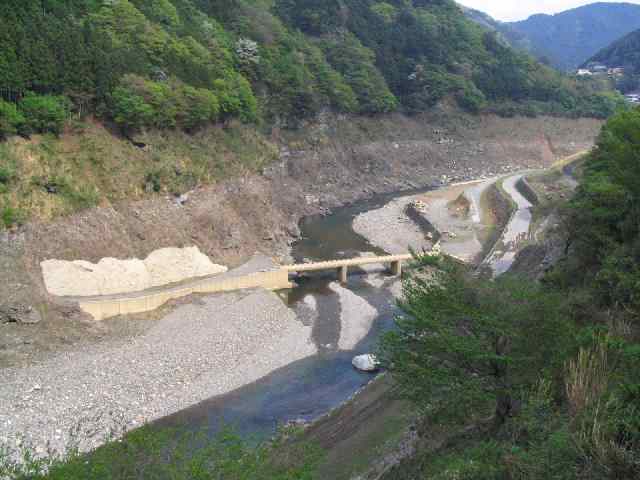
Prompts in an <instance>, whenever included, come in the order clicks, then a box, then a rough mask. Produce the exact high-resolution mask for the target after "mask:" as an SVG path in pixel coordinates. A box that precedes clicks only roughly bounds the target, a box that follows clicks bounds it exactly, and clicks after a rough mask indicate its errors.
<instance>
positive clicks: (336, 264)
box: [282, 254, 413, 272]
mask: <svg viewBox="0 0 640 480" xmlns="http://www.w3.org/2000/svg"><path fill="white" fill-rule="evenodd" d="M412 258H413V257H412V256H411V255H410V254H405V255H388V256H386V257H358V258H349V259H345V260H331V261H328V262H316V263H302V264H298V265H285V266H283V267H282V269H283V270H287V271H289V272H312V271H318V270H331V269H334V268H340V267H356V266H358V265H371V264H372V263H393V262H405V261H407V260H411V259H412Z"/></svg>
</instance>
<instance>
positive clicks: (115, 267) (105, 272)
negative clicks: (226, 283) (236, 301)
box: [40, 247, 227, 297]
mask: <svg viewBox="0 0 640 480" xmlns="http://www.w3.org/2000/svg"><path fill="white" fill-rule="evenodd" d="M40 266H41V267H42V275H43V277H44V282H45V285H46V287H47V290H48V291H49V293H51V294H52V295H57V296H72V297H86V296H95V295H114V294H118V293H131V292H139V291H142V290H146V289H148V288H152V287H159V286H162V285H167V284H170V283H175V282H181V281H183V280H187V279H190V278H196V277H204V276H208V275H217V274H219V273H224V272H226V271H227V267H225V266H223V265H216V264H214V263H212V262H211V260H210V259H209V257H207V256H206V255H204V254H203V253H202V252H200V250H199V249H198V247H188V248H163V249H161V250H156V251H155V252H152V253H151V254H150V255H149V256H148V257H147V258H146V259H145V260H139V259H136V258H134V259H127V260H120V259H116V258H103V259H102V260H100V261H99V262H98V263H97V264H94V263H91V262H86V261H84V260H76V261H73V262H69V261H63V260H46V261H44V262H42V263H41V264H40Z"/></svg>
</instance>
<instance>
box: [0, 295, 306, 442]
mask: <svg viewBox="0 0 640 480" xmlns="http://www.w3.org/2000/svg"><path fill="white" fill-rule="evenodd" d="M311 330H312V328H311V327H309V326H304V325H303V324H302V323H301V322H300V321H299V320H298V319H297V318H296V315H295V313H294V312H293V311H292V310H291V309H289V308H287V306H286V305H284V303H283V302H282V301H281V300H280V299H279V298H278V297H277V295H276V294H274V293H272V292H267V291H263V290H255V291H250V292H242V293H232V294H222V295H216V296H209V297H204V298H202V299H197V300H196V301H195V302H194V303H193V304H189V305H183V306H180V307H178V308H176V309H175V310H174V311H173V312H171V313H169V314H168V315H167V316H165V317H164V318H163V319H161V320H160V321H159V322H158V323H157V324H156V325H154V326H153V327H152V328H151V329H150V330H149V331H148V332H147V333H145V334H143V335H141V336H137V337H134V338H131V339H129V340H126V341H120V342H117V343H116V342H111V343H105V344H101V345H97V346H96V345H94V346H91V347H87V348H86V349H80V350H74V351H69V352H65V353H64V354H61V355H59V356H56V357H53V358H52V359H50V360H48V361H46V362H44V363H41V364H38V365H34V366H31V367H27V368H9V369H4V370H2V371H0V405H2V409H1V410H0V442H2V443H4V444H5V445H9V446H12V445H15V446H16V447H19V446H20V445H28V446H29V447H31V448H33V449H34V450H35V451H36V453H37V454H44V453H46V452H47V450H48V449H52V450H53V451H55V452H58V453H64V452H65V450H66V448H67V447H68V446H69V445H70V441H74V442H77V443H78V446H79V448H80V449H81V450H82V451H87V450H90V449H92V448H95V447H96V446H98V445H100V444H101V443H103V442H104V439H105V438H106V437H107V436H108V435H114V434H115V435H120V434H122V433H123V432H124V431H125V430H129V429H132V428H135V427H137V426H140V425H142V424H144V423H145V422H148V421H151V420H155V419H158V418H160V417H163V416H165V415H168V414H171V413H173V412H176V411H179V410H181V409H183V408H185V407H188V406H190V405H193V404H195V403H197V402H200V401H203V400H205V399H207V398H210V397H212V396H215V395H219V394H222V393H225V392H229V391H231V390H234V389H236V388H238V387H240V386H242V385H244V384H247V383H250V382H253V381H255V380H257V379H259V378H261V377H263V376H265V375H267V374H269V373H270V372H272V371H273V370H276V369H278V368H281V367H283V366H285V365H287V364H289V363H291V362H294V361H296V360H300V359H302V358H305V357H307V356H310V355H314V354H315V353H317V348H316V347H315V345H314V344H313V342H312V341H311Z"/></svg>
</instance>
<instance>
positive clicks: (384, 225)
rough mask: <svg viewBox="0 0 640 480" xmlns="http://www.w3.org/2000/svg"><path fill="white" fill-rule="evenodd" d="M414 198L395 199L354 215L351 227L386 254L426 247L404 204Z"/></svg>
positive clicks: (422, 236)
mask: <svg viewBox="0 0 640 480" xmlns="http://www.w3.org/2000/svg"><path fill="white" fill-rule="evenodd" d="M416 198H419V197H418V196H416V195H413V196H406V197H401V198H397V199H395V200H392V201H390V202H389V203H387V204H386V205H385V206H384V207H382V208H378V209H376V210H371V211H368V212H365V213H362V214H360V215H358V216H357V217H356V218H355V219H354V221H353V230H354V231H355V232H356V233H358V234H360V235H362V236H363V237H365V238H366V239H367V240H369V242H370V243H371V244H372V245H375V246H376V247H379V248H382V249H384V250H385V251H386V252H388V253H389V254H403V253H407V252H408V251H409V249H413V250H415V251H421V250H422V249H423V248H425V249H429V248H430V247H431V242H430V241H429V240H428V239H427V238H426V237H425V233H424V232H423V231H422V229H421V228H420V226H419V225H417V224H416V223H415V222H414V221H413V220H411V219H410V218H409V217H408V215H407V213H406V209H407V206H408V205H409V204H410V203H411V202H412V201H413V200H414V199H416Z"/></svg>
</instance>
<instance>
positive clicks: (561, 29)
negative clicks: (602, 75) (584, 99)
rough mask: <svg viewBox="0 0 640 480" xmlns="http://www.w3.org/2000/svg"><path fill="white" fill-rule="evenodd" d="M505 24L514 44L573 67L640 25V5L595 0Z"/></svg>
mask: <svg viewBox="0 0 640 480" xmlns="http://www.w3.org/2000/svg"><path fill="white" fill-rule="evenodd" d="M504 26H505V27H508V28H502V29H501V32H502V33H503V34H504V35H505V37H506V38H507V39H508V40H509V41H510V43H511V44H512V45H514V46H516V47H520V48H525V49H527V50H528V51H530V52H531V53H532V54H534V55H535V56H536V57H537V58H542V57H546V58H548V59H549V60H550V62H551V64H552V65H554V66H556V67H557V68H560V69H562V70H571V69H575V68H577V67H578V65H580V64H582V63H583V62H584V61H585V60H587V59H588V58H589V57H591V56H592V55H594V54H595V53H596V52H598V51H599V50H600V49H602V48H604V47H606V46H607V45H609V44H610V43H611V42H613V41H615V40H616V39H619V38H620V37H622V36H624V35H626V34H627V33H629V32H631V31H633V30H636V29H638V28H640V5H633V4H630V3H594V4H591V5H585V6H583V7H579V8H575V9H572V10H567V11H565V12H562V13H559V14H556V15H533V16H532V17H530V18H528V19H527V20H523V21H520V22H512V23H506V24H504ZM511 32H515V35H514V34H513V33H511Z"/></svg>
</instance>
